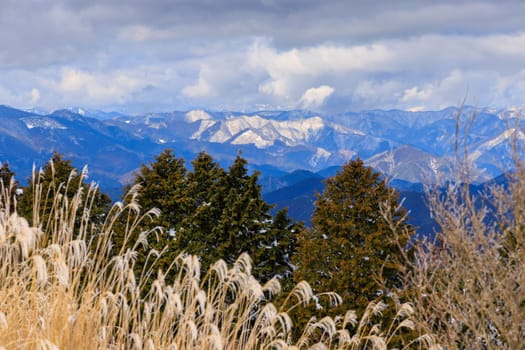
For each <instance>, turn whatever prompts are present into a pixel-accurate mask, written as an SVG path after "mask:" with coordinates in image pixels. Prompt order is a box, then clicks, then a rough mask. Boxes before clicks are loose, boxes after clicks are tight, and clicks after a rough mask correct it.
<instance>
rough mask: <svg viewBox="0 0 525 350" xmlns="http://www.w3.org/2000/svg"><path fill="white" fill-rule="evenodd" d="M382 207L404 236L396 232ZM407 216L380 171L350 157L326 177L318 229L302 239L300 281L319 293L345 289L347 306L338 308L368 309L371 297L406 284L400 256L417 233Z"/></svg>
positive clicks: (317, 213) (318, 209)
mask: <svg viewBox="0 0 525 350" xmlns="http://www.w3.org/2000/svg"><path fill="white" fill-rule="evenodd" d="M381 208H383V209H384V210H386V211H388V212H389V213H390V215H391V218H393V220H394V222H395V223H396V224H398V225H399V226H398V230H397V232H399V233H403V236H401V237H399V236H398V235H397V234H394V233H393V232H392V230H391V229H390V227H389V225H388V223H387V221H386V220H385V219H384V217H383V216H382V214H381ZM405 214H406V211H405V209H404V208H402V207H400V206H399V203H398V194H397V193H396V192H395V191H394V190H393V189H391V188H389V187H388V186H387V184H386V183H385V180H383V179H381V175H380V174H379V173H377V172H374V171H373V170H372V169H371V168H369V167H366V166H365V165H364V164H363V162H362V161H361V160H360V159H357V160H354V161H350V162H349V163H348V164H346V165H345V166H344V167H343V169H342V171H341V172H339V173H338V174H337V175H336V176H334V177H332V178H330V179H328V180H327V181H326V188H325V190H324V192H323V193H322V194H321V195H319V196H318V199H317V201H316V208H315V212H314V214H313V217H312V224H313V227H312V230H303V231H302V232H301V234H300V237H299V238H298V252H297V255H296V258H295V264H296V266H297V270H296V271H295V272H294V280H295V281H296V282H298V281H300V280H306V281H308V282H309V283H310V284H311V285H312V287H313V288H314V289H315V290H316V291H317V292H320V291H335V292H337V293H339V294H340V295H341V296H342V297H343V305H342V307H340V308H338V309H337V310H335V312H337V311H341V310H347V309H354V310H357V311H358V312H362V311H363V310H364V308H365V307H366V306H367V305H368V302H369V301H372V300H374V299H376V298H378V297H381V296H385V295H388V294H389V291H390V290H391V289H393V288H396V287H400V277H399V268H400V265H399V264H398V263H397V259H396V257H400V256H401V254H402V252H401V250H400V247H405V246H406V245H407V243H408V240H409V238H410V237H409V236H410V235H411V234H412V233H413V228H412V227H411V226H410V225H408V224H406V223H405V222H404V217H405ZM401 249H404V248H401ZM400 260H401V259H400Z"/></svg>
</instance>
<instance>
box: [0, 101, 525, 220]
mask: <svg viewBox="0 0 525 350" xmlns="http://www.w3.org/2000/svg"><path fill="white" fill-rule="evenodd" d="M519 117H520V115H519V112H518V111H516V110H513V109H503V110H493V109H488V108H481V109H478V108H473V107H463V108H461V109H458V108H452V107H451V108H447V109H443V110H440V111H420V112H410V111H400V110H389V111H384V110H370V111H362V112H348V113H335V114H322V113H315V112H312V111H303V110H292V111H258V112H247V113H243V112H229V111H227V112H212V111H203V110H192V111H174V112H168V113H147V114H143V115H126V114H122V113H118V112H101V111H95V110H89V109H83V108H69V109H62V110H56V111H52V112H43V111H39V110H36V109H32V110H20V109H15V108H11V107H8V106H0V161H9V163H10V166H11V168H12V169H13V170H14V171H15V172H16V173H17V174H18V178H20V177H23V178H27V177H28V176H30V172H31V168H32V166H33V164H36V166H37V167H38V166H41V165H43V164H44V163H45V162H46V161H47V160H48V159H49V158H50V155H51V153H52V152H53V151H54V150H56V151H58V152H60V153H62V154H63V155H64V156H65V157H66V158H68V159H71V160H73V163H74V165H76V166H77V167H83V166H84V165H86V164H87V165H88V166H89V174H90V177H91V178H92V179H93V180H95V181H97V182H99V183H100V185H101V187H102V188H104V189H106V191H108V192H110V193H112V194H113V195H114V196H117V195H118V191H119V189H120V188H121V187H122V184H125V183H127V182H129V181H130V178H131V177H132V176H133V172H134V171H135V170H136V169H137V168H138V167H139V166H140V164H141V163H147V162H149V161H151V160H152V159H153V156H154V155H156V154H159V153H160V152H161V151H162V150H163V149H165V148H172V149H173V150H174V153H175V154H176V155H177V156H179V157H183V158H184V159H186V160H188V164H189V160H191V159H193V158H194V157H195V155H196V154H197V153H198V152H200V151H207V152H208V153H210V154H211V155H212V156H213V157H214V158H215V159H216V160H218V161H219V162H220V163H221V164H222V165H223V166H228V165H229V164H230V163H231V161H232V159H233V158H234V157H235V156H236V155H237V154H238V153H239V152H241V153H242V156H243V157H244V158H245V159H247V160H248V163H249V166H250V168H251V170H258V171H259V172H260V173H261V176H260V181H261V185H262V187H263V192H264V195H265V197H266V198H267V199H268V200H269V201H274V202H276V201H277V198H284V199H285V200H284V202H283V201H281V202H282V203H281V202H280V203H278V204H279V205H280V206H283V205H285V204H286V202H287V201H288V202H289V201H293V199H294V198H295V197H294V196H292V194H298V196H299V198H301V196H304V195H307V196H309V197H308V198H309V199H308V200H309V201H313V199H312V198H314V197H313V195H312V193H314V192H315V190H318V191H320V190H322V186H323V185H322V180H323V179H324V178H326V177H328V176H332V175H334V174H335V173H336V171H337V170H338V169H339V167H340V166H341V165H342V164H344V163H346V162H347V161H348V160H350V159H352V158H354V157H360V158H361V159H363V160H364V161H365V163H366V164H368V165H370V166H372V167H374V168H375V169H377V170H379V171H381V172H383V173H385V174H386V175H387V176H389V178H390V179H391V181H392V184H394V185H395V186H396V187H398V188H399V189H401V190H403V191H408V192H411V193H412V192H413V193H421V185H420V184H432V183H435V182H437V181H440V180H447V179H448V177H449V176H451V173H450V171H451V169H453V160H454V158H455V155H457V154H459V155H461V154H463V152H464V151H467V153H468V155H469V156H468V160H469V161H470V162H471V163H472V165H473V169H474V170H473V172H472V174H473V181H474V182H478V183H482V182H485V181H488V180H490V179H492V178H494V177H496V176H498V175H499V174H501V173H502V171H503V170H504V169H507V168H508V165H507V164H508V163H509V162H510V160H511V153H512V152H511V151H512V140H513V137H514V136H517V137H518V139H519V140H525V137H524V134H523V133H522V132H521V131H518V132H517V133H513V132H512V131H515V130H522V129H523V126H524V123H523V122H522V121H521V119H520V118H519ZM298 170H300V171H298ZM418 184H419V185H418ZM287 191H288V192H287ZM290 191H291V192H290ZM303 192H305V193H306V194H304V193H303ZM301 193H303V194H301ZM294 203H295V207H294V208H295V209H293V210H296V211H298V212H299V213H301V212H307V211H306V209H304V210H303V209H301V208H300V205H299V204H297V203H301V201H300V200H299V201H297V200H295V201H294ZM307 203H308V202H307V201H303V204H307ZM290 207H291V205H290ZM297 216H300V215H295V217H296V218H297Z"/></svg>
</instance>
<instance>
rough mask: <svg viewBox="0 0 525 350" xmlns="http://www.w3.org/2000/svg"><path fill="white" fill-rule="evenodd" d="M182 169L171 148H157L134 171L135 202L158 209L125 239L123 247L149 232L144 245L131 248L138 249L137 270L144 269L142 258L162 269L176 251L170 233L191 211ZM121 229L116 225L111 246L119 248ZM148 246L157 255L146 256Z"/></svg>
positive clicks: (177, 251)
mask: <svg viewBox="0 0 525 350" xmlns="http://www.w3.org/2000/svg"><path fill="white" fill-rule="evenodd" d="M186 173H187V171H186V167H185V165H184V159H182V158H177V157H176V156H175V155H174V154H173V150H171V149H166V150H164V151H163V152H161V153H160V154H159V155H158V156H156V157H155V158H154V161H153V162H150V163H149V164H148V165H146V164H142V166H141V167H140V170H139V171H138V172H136V173H135V178H134V182H133V185H139V188H138V196H137V203H138V204H139V206H140V207H141V209H142V212H146V211H148V210H150V209H153V208H157V209H159V210H160V215H159V216H158V217H151V218H150V220H143V221H142V222H141V223H140V227H137V229H136V230H135V231H134V232H133V235H132V236H131V238H130V240H129V241H128V242H127V246H126V247H124V248H130V246H134V245H135V244H136V242H137V240H138V239H139V234H141V233H142V232H150V234H149V236H148V238H147V242H148V246H147V247H145V246H142V245H141V246H139V247H136V248H135V249H136V250H137V252H138V253H139V255H138V256H137V263H136V272H137V273H140V272H141V271H142V270H144V264H146V261H148V264H149V263H154V264H155V269H161V270H163V271H166V270H167V268H168V266H170V265H171V263H172V262H173V259H174V258H175V257H176V255H177V254H178V253H179V249H178V248H177V247H176V245H175V241H174V237H175V235H176V232H177V231H178V230H180V228H181V226H182V221H183V220H184V219H185V217H186V216H187V215H189V213H190V212H191V210H190V198H189V197H188V195H187V183H186ZM130 188H131V186H127V187H126V188H125V191H124V192H125V194H127V193H128V191H129V190H130ZM124 201H126V198H124ZM123 224H124V223H121V225H123ZM117 226H119V225H117ZM156 228H160V229H156ZM123 233H124V230H123V229H121V230H119V229H117V232H116V234H115V250H120V249H121V248H122V245H123V244H124V243H123V237H122V236H123ZM150 249H154V250H156V251H158V252H161V251H162V252H163V254H162V255H161V257H160V259H156V258H154V257H152V256H149V252H150Z"/></svg>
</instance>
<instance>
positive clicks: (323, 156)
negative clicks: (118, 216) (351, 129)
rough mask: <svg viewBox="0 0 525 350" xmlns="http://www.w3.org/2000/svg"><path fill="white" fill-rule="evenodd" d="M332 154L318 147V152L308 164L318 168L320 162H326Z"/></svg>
mask: <svg viewBox="0 0 525 350" xmlns="http://www.w3.org/2000/svg"><path fill="white" fill-rule="evenodd" d="M331 155H332V153H330V152H328V151H327V150H325V149H324V148H321V147H317V150H316V152H315V154H314V155H313V156H312V158H310V161H309V162H308V163H309V164H310V165H311V166H312V167H314V168H315V167H317V165H318V164H319V162H320V161H326V160H327V159H328V158H329V157H330V156H331Z"/></svg>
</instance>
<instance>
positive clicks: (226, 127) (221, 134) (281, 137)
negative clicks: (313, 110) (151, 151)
mask: <svg viewBox="0 0 525 350" xmlns="http://www.w3.org/2000/svg"><path fill="white" fill-rule="evenodd" d="M217 123H219V127H214V128H213V130H211V129H210V128H211V127H212V126H214V125H215V124H216V122H215V121H213V122H211V123H210V122H206V123H204V121H203V122H201V125H200V127H199V130H198V131H197V132H196V133H194V134H193V135H192V138H193V139H199V140H201V141H203V140H205V141H209V142H218V143H224V142H228V141H230V142H231V143H233V144H239V145H246V144H253V145H255V146H256V147H258V148H267V147H270V146H272V145H273V144H274V143H275V141H281V142H283V143H285V144H286V145H287V146H295V145H298V144H302V143H304V142H306V141H309V140H310V139H312V138H313V137H315V136H316V135H317V133H318V132H319V131H320V130H321V129H323V128H324V127H325V126H326V125H325V122H324V121H323V119H322V118H321V117H311V118H306V119H300V120H284V121H278V120H272V119H266V118H263V117H260V116H258V115H254V116H249V115H242V116H238V117H232V118H229V119H226V120H222V121H218V122H217ZM206 130H209V131H210V132H209V134H208V133H205V131H206Z"/></svg>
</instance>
